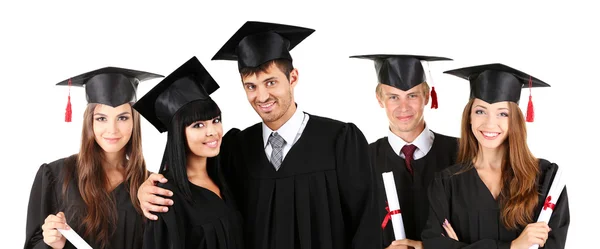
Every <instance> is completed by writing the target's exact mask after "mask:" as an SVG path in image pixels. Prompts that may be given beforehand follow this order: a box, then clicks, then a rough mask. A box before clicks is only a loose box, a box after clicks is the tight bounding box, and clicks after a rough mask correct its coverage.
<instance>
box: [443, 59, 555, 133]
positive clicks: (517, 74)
mask: <svg viewBox="0 0 600 249" xmlns="http://www.w3.org/2000/svg"><path fill="white" fill-rule="evenodd" d="M444 73H447V74H451V75H454V76H457V77H460V78H463V79H466V80H468V81H469V83H470V86H471V94H470V97H471V98H478V99H481V100H483V101H485V102H487V103H490V104H493V103H496V102H501V101H511V102H514V103H517V104H518V103H519V100H520V99H521V89H522V88H525V87H529V103H528V104H527V119H526V120H527V122H533V115H534V112H533V102H532V100H531V88H532V87H549V86H550V85H549V84H547V83H545V82H543V81H542V80H540V79H538V78H535V77H532V76H531V75H529V74H526V73H524V72H521V71H519V70H517V69H514V68H511V67H509V66H506V65H503V64H499V63H495V64H486V65H478V66H472V67H465V68H459V69H453V70H449V71H446V72H444Z"/></svg>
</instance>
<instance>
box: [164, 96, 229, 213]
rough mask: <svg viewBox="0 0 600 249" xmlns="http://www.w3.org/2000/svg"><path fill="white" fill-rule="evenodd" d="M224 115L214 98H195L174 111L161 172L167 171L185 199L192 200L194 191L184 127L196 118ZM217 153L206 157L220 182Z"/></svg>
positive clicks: (212, 171)
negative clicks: (188, 165)
mask: <svg viewBox="0 0 600 249" xmlns="http://www.w3.org/2000/svg"><path fill="white" fill-rule="evenodd" d="M219 116H221V109H220V108H219V106H218V105H217V103H215V102H214V101H213V100H212V99H210V98H209V99H205V100H196V101H193V102H190V103H188V104H186V105H184V106H183V107H181V109H180V110H178V111H177V113H175V115H173V118H172V120H171V124H169V127H168V132H167V144H166V146H165V153H164V155H163V159H162V164H161V165H162V166H161V168H160V170H159V173H160V174H165V175H168V176H169V177H170V178H172V179H173V180H174V184H175V185H176V186H177V188H178V189H179V191H181V192H182V194H183V197H184V199H186V200H187V201H190V202H192V192H191V190H190V186H189V183H188V175H187V154H188V153H192V152H191V151H190V149H189V147H188V144H187V139H186V134H185V128H186V127H188V126H190V125H191V124H193V123H194V122H196V121H205V120H211V119H214V118H216V117H219ZM216 165H218V157H212V158H207V160H206V170H207V171H208V173H209V176H211V178H213V177H212V176H214V178H213V180H215V181H216V182H217V183H223V182H224V181H221V179H220V174H218V173H217V172H215V171H216V169H217V167H214V166H216Z"/></svg>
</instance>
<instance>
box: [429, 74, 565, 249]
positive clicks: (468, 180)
mask: <svg viewBox="0 0 600 249" xmlns="http://www.w3.org/2000/svg"><path fill="white" fill-rule="evenodd" d="M446 73H448V74H452V75H456V76H458V77H461V78H464V79H468V80H469V82H470V85H471V98H470V100H469V102H468V103H467V105H466V106H465V109H464V112H463V116H462V125H461V137H460V140H459V152H458V160H457V162H458V164H457V165H454V166H451V167H450V168H448V169H446V170H444V171H442V172H440V173H438V174H437V175H436V177H435V179H434V181H433V182H432V185H431V186H430V188H429V201H430V207H431V209H430V210H431V211H430V214H429V220H428V223H427V225H426V228H425V230H424V231H423V233H422V239H423V245H424V247H425V248H511V249H518V248H522V249H529V248H530V247H531V246H533V245H539V246H540V247H542V248H564V247H565V242H566V238H567V230H568V228H569V222H570V218H569V201H568V197H567V190H566V187H565V188H564V189H563V191H562V193H561V194H560V196H559V197H558V198H559V199H558V201H557V202H556V204H555V205H548V204H547V203H546V202H545V199H546V196H547V195H548V192H549V189H550V186H551V184H552V180H553V178H554V176H555V174H556V172H557V170H558V166H557V165H556V164H554V163H551V162H549V161H547V160H544V159H539V158H536V157H534V156H533V154H532V153H531V151H530V150H529V147H528V146H527V129H526V123H525V119H524V118H523V113H522V112H521V109H520V108H519V105H518V102H519V99H520V97H521V89H522V88H523V87H528V86H529V87H548V86H549V85H548V84H546V83H544V82H542V81H541V80H539V79H536V78H534V77H531V76H529V75H527V74H525V73H523V72H520V71H518V70H516V69H513V68H510V67H508V66H505V65H502V64H489V65H481V66H474V67H468V68H461V69H455V70H451V71H448V72H446ZM531 114H533V105H530V108H528V118H527V120H528V121H530V122H531V121H533V117H532V116H531ZM542 208H551V209H553V212H552V216H551V218H550V220H549V223H548V224H546V223H545V222H535V221H536V220H537V217H538V216H539V213H540V211H541V210H542Z"/></svg>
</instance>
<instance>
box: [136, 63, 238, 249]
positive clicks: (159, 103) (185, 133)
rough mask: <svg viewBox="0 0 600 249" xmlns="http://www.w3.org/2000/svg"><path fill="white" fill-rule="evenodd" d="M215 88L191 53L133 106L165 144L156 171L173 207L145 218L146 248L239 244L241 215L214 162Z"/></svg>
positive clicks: (219, 132) (217, 133)
mask: <svg viewBox="0 0 600 249" xmlns="http://www.w3.org/2000/svg"><path fill="white" fill-rule="evenodd" d="M218 88H219V86H218V85H217V83H216V82H215V81H214V80H213V79H212V77H211V76H210V75H209V73H208V72H207V71H206V69H204V67H203V66H202V64H200V62H199V61H198V60H197V59H196V57H193V58H192V59H190V60H189V61H188V62H186V63H185V64H183V65H182V66H181V67H179V68H178V69H177V70H175V71H174V72H173V73H171V75H169V76H167V77H166V78H165V79H164V80H163V81H162V82H160V83H159V84H158V85H157V86H155V87H154V88H153V89H152V90H150V91H149V92H148V93H147V94H146V95H145V96H144V97H143V98H142V99H140V101H139V102H138V103H136V104H135V105H134V108H135V109H136V110H138V111H139V112H140V113H141V114H142V115H143V116H144V117H145V118H146V119H147V120H148V121H149V122H150V123H152V124H153V125H154V126H155V127H156V128H157V129H158V131H159V132H164V131H167V145H166V148H165V153H164V156H163V160H162V165H161V167H160V170H159V173H160V174H163V175H164V176H165V177H166V178H167V180H168V182H167V183H164V184H160V186H161V187H162V188H165V189H168V190H170V191H172V192H173V196H172V198H173V202H174V203H173V205H172V206H171V209H170V210H169V211H168V212H166V213H158V214H157V215H158V216H159V219H158V220H152V221H150V222H149V224H148V226H147V227H146V230H145V235H144V248H148V249H150V248H191V249H200V248H218V249H231V248H243V240H242V236H243V234H242V228H241V227H242V219H241V216H240V213H239V212H238V211H237V208H236V207H235V202H234V201H233V199H232V197H231V194H230V193H229V190H228V188H227V184H226V183H225V181H224V180H223V177H222V175H221V169H220V164H219V160H218V157H217V156H218V155H219V150H220V146H221V140H222V137H223V127H222V125H221V110H220V109H219V107H218V106H217V104H216V103H215V102H214V101H213V100H212V99H211V98H210V94H211V93H213V92H214V91H215V90H217V89H218Z"/></svg>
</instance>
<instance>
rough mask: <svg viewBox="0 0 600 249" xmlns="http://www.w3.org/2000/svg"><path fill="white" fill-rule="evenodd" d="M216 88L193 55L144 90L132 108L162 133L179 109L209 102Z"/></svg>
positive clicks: (212, 80)
mask: <svg viewBox="0 0 600 249" xmlns="http://www.w3.org/2000/svg"><path fill="white" fill-rule="evenodd" d="M217 89H219V85H218V84H217V82H216V81H215V80H214V79H213V78H212V76H210V74H209V73H208V71H206V69H205V68H204V66H202V64H201V63H200V61H199V60H198V59H197V58H196V57H195V56H194V57H192V58H191V59H189V60H188V61H187V62H186V63H184V64H183V65H181V66H180V67H179V68H177V69H176V70H175V71H173V72H172V73H171V74H170V75H168V76H167V77H165V78H164V79H163V80H162V81H161V82H159V83H158V84H157V85H156V86H154V88H152V89H151V90H150V91H148V93H146V94H145V95H144V96H143V97H142V98H141V99H140V100H138V101H137V102H136V103H135V104H134V105H133V108H134V109H136V110H137V111H138V112H139V113H140V114H141V115H142V116H144V118H146V119H147V120H148V121H149V122H150V123H151V124H152V125H154V127H156V129H157V130H158V131H159V132H161V133H162V132H165V131H167V127H169V124H170V123H171V120H172V118H173V116H174V115H175V114H176V113H177V111H179V109H181V107H183V106H185V105H186V104H188V103H190V102H193V101H196V100H204V99H210V94H212V93H213V92H214V91H216V90H217Z"/></svg>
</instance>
